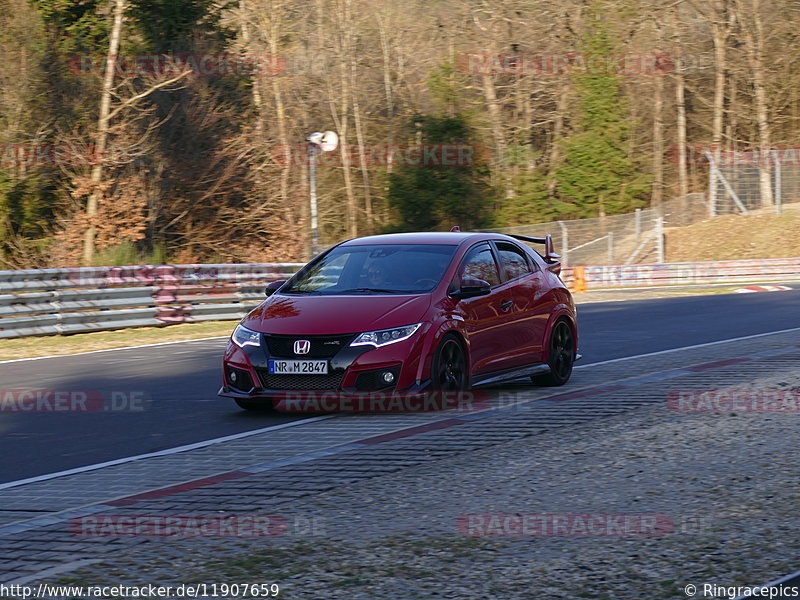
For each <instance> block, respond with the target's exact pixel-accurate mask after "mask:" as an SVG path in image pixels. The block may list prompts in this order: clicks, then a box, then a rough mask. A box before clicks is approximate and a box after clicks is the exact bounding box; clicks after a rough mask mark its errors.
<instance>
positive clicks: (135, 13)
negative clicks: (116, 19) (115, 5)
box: [128, 0, 232, 53]
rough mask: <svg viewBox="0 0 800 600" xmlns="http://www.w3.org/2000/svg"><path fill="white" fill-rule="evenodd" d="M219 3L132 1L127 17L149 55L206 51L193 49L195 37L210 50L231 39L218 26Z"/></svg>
mask: <svg viewBox="0 0 800 600" xmlns="http://www.w3.org/2000/svg"><path fill="white" fill-rule="evenodd" d="M219 4H220V3H219V2H216V1H215V0H132V2H131V6H130V8H129V9H128V16H129V17H130V18H131V19H133V22H134V23H135V26H136V28H137V29H138V30H139V32H140V33H141V35H142V37H143V40H144V46H145V48H146V49H147V50H148V51H150V52H158V53H168V52H186V51H189V50H192V51H200V52H203V51H209V50H210V48H197V43H198V37H201V38H203V39H204V42H205V43H206V44H208V43H209V41H211V44H210V45H211V46H213V47H222V46H224V45H225V43H226V42H227V40H229V39H230V38H231V37H232V32H231V31H230V30H227V29H225V28H223V27H222V25H221V23H220V14H221V12H222V11H221V10H220V7H219ZM223 4H231V2H228V3H223ZM198 34H201V35H200V36H198Z"/></svg>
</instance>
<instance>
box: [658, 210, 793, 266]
mask: <svg viewBox="0 0 800 600" xmlns="http://www.w3.org/2000/svg"><path fill="white" fill-rule="evenodd" d="M666 238H667V240H666V259H667V262H684V261H701V260H739V259H745V258H787V257H795V256H800V218H798V217H796V216H793V215H784V216H781V217H775V216H743V215H727V216H724V217H716V218H713V219H708V220H707V221H701V222H700V223H695V224H694V225H689V226H688V227H679V228H675V229H667V230H666Z"/></svg>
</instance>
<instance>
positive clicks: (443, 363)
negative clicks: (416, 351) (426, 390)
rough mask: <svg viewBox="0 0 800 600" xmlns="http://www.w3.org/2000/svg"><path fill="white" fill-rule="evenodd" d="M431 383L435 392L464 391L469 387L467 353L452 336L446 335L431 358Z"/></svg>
mask: <svg viewBox="0 0 800 600" xmlns="http://www.w3.org/2000/svg"><path fill="white" fill-rule="evenodd" d="M431 382H432V384H433V389H435V390H465V389H467V388H468V387H469V375H468V373H467V353H466V352H465V351H464V347H463V346H462V345H461V342H460V341H459V340H458V338H457V337H456V336H454V335H446V336H445V337H444V338H443V339H442V341H441V342H440V343H439V348H438V349H437V350H436V354H435V355H434V357H433V367H432V370H431Z"/></svg>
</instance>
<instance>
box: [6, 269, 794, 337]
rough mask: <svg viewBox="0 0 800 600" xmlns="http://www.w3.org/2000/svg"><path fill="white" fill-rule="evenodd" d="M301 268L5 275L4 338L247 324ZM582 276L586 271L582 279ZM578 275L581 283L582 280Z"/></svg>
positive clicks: (764, 276) (598, 281) (646, 278)
mask: <svg viewBox="0 0 800 600" xmlns="http://www.w3.org/2000/svg"><path fill="white" fill-rule="evenodd" d="M301 266H302V265H301V264H300V263H280V264H247V265H159V266H149V265H144V266H132V267H92V268H81V269H41V270H30V271H0V338H14V337H22V336H33V335H53V334H60V333H76V332H81V331H103V330H106V329H121V328H125V327H141V326H144V325H167V324H170V323H192V322H200V321H210V320H227V319H239V318H241V317H243V316H244V315H245V314H246V313H247V312H248V311H249V310H250V309H251V308H253V307H254V306H255V305H256V304H258V303H259V302H260V301H261V300H262V299H263V298H264V286H265V285H266V284H267V283H269V282H271V281H277V280H279V279H285V278H286V277H287V276H289V275H290V274H292V273H294V272H295V271H296V270H297V269H299V268H300V267H301ZM578 269H580V271H578ZM576 273H579V276H577V277H576ZM562 278H563V280H564V282H565V283H567V285H570V286H573V284H576V283H578V282H580V283H581V286H585V288H586V289H588V290H592V289H600V288H626V287H649V286H660V285H681V284H684V285H695V284H703V283H707V284H715V283H739V282H741V283H745V282H755V281H759V282H767V281H791V280H800V258H779V259H764V260H725V261H712V262H696V263H667V264H642V265H624V266H599V267H591V266H589V267H569V268H565V269H564V270H563V272H562Z"/></svg>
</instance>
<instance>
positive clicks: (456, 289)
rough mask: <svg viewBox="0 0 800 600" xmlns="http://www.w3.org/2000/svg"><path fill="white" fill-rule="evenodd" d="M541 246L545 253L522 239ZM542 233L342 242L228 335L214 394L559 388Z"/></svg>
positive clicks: (555, 288)
mask: <svg viewBox="0 0 800 600" xmlns="http://www.w3.org/2000/svg"><path fill="white" fill-rule="evenodd" d="M521 242H528V243H537V244H544V245H545V248H544V255H540V254H539V253H538V252H536V251H535V250H533V249H532V248H531V247H530V246H528V245H527V244H525V243H521ZM560 269H561V263H560V261H559V257H558V255H556V254H554V253H553V251H552V244H551V242H550V236H547V238H529V237H523V236H506V235H499V234H490V233H466V232H463V233H462V232H457V231H454V232H448V233H402V234H389V235H377V236H370V237H363V238H357V239H352V240H348V241H346V242H342V243H341V244H338V245H337V246H334V247H332V248H330V249H328V250H327V251H325V252H324V253H322V254H320V255H319V256H317V257H316V258H315V259H314V260H312V261H311V262H310V263H308V264H307V265H305V266H304V267H303V268H302V269H301V270H300V271H298V272H297V273H296V274H295V275H294V276H292V278H291V279H289V280H288V281H278V282H275V283H272V284H270V285H269V286H268V287H267V290H266V293H267V296H268V297H267V299H266V300H265V301H264V302H262V303H261V304H260V305H259V306H258V307H256V308H255V309H254V310H252V311H251V312H250V313H249V314H248V315H247V316H246V317H245V318H244V319H242V321H241V322H240V323H239V325H238V326H237V327H236V329H235V330H234V332H233V334H232V335H231V338H230V341H229V343H228V348H227V350H226V352H225V356H224V359H223V385H222V389H220V392H219V393H220V395H221V396H227V397H230V398H234V399H235V400H236V402H237V404H238V405H239V406H240V407H242V408H244V409H247V410H254V409H260V408H268V407H272V405H273V403H274V402H275V401H276V400H277V399H280V398H282V397H285V396H286V395H287V394H288V393H298V392H299V393H306V392H307V393H311V394H315V393H316V394H318V393H320V392H335V393H337V394H339V395H342V396H346V395H348V394H352V395H363V394H370V393H377V392H382V393H383V392H386V393H399V394H406V393H408V394H414V393H426V392H428V391H437V390H466V389H469V388H470V387H472V386H477V385H484V384H490V383H497V382H501V381H506V380H511V379H519V378H521V377H529V378H530V379H532V380H533V382H534V383H536V384H538V385H549V386H557V385H563V384H565V383H566V382H567V381H568V380H569V378H570V375H571V374H572V366H573V363H574V361H575V360H576V358H577V357H578V354H577V342H578V329H577V320H576V312H575V304H574V302H573V300H572V296H571V294H570V292H569V290H567V288H566V287H565V285H564V283H563V282H562V281H561V279H560V278H559V272H560Z"/></svg>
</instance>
